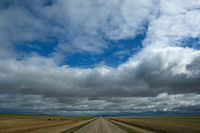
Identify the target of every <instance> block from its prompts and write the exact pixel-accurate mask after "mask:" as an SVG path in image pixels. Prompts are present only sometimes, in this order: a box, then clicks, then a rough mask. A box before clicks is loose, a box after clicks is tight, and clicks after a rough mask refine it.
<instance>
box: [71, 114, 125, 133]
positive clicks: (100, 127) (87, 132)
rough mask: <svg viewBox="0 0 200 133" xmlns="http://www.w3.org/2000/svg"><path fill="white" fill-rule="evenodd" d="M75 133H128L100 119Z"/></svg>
mask: <svg viewBox="0 0 200 133" xmlns="http://www.w3.org/2000/svg"><path fill="white" fill-rule="evenodd" d="M75 133H126V132H125V131H123V130H122V129H120V128H119V127H117V126H116V125H114V124H112V123H111V122H109V121H107V120H105V119H104V118H102V117H100V118H98V119H97V120H95V121H93V122H91V123H89V124H88V125H86V126H84V127H83V128H81V129H79V130H78V131H76V132H75Z"/></svg>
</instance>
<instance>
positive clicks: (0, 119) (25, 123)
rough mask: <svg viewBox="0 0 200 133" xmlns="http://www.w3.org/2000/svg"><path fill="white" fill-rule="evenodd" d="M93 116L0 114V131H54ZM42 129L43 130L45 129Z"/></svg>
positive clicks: (11, 132) (15, 132)
mask: <svg viewBox="0 0 200 133" xmlns="http://www.w3.org/2000/svg"><path fill="white" fill-rule="evenodd" d="M91 118H93V117H89V116H57V115H24V114H0V132H1V133H18V132H31V131H35V130H37V131H36V132H39V130H40V129H45V130H46V129H49V128H51V129H50V130H51V131H53V129H56V131H55V132H57V131H58V132H59V131H62V130H66V129H69V128H71V127H74V126H78V125H79V124H82V123H84V122H85V121H87V120H89V119H91ZM45 130H43V131H45Z"/></svg>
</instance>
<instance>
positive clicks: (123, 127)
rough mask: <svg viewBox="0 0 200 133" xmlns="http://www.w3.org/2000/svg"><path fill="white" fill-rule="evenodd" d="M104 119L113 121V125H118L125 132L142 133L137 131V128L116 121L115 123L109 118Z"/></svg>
mask: <svg viewBox="0 0 200 133" xmlns="http://www.w3.org/2000/svg"><path fill="white" fill-rule="evenodd" d="M106 120H108V121H110V122H111V123H113V124H114V125H116V126H118V127H119V128H121V129H122V130H124V131H126V132H127V133H143V132H141V131H137V130H134V129H131V128H128V127H125V126H122V125H120V124H118V123H115V122H113V121H111V120H109V119H106Z"/></svg>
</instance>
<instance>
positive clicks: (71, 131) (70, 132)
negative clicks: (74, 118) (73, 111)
mask: <svg viewBox="0 0 200 133" xmlns="http://www.w3.org/2000/svg"><path fill="white" fill-rule="evenodd" d="M94 120H96V119H94ZM94 120H92V121H94ZM92 121H89V122H87V123H84V124H81V125H79V126H76V127H73V128H70V129H68V130H65V131H63V132H61V133H74V132H75V131H77V130H79V129H81V128H82V127H84V126H86V125H87V124H89V123H90V122H92Z"/></svg>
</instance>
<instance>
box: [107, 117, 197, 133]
mask: <svg viewBox="0 0 200 133" xmlns="http://www.w3.org/2000/svg"><path fill="white" fill-rule="evenodd" d="M109 118H110V119H112V120H115V121H119V122H122V123H126V124H129V125H132V126H135V127H139V128H143V129H147V130H150V131H154V132H158V133H200V116H157V117H156V116H149V117H148V116H146V117H109Z"/></svg>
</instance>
